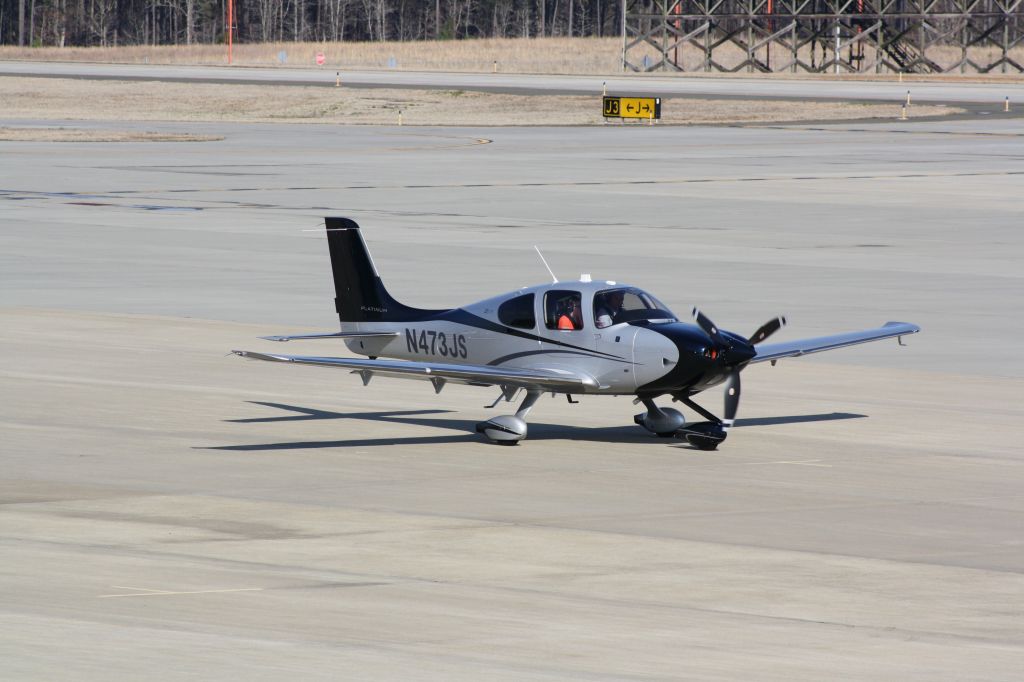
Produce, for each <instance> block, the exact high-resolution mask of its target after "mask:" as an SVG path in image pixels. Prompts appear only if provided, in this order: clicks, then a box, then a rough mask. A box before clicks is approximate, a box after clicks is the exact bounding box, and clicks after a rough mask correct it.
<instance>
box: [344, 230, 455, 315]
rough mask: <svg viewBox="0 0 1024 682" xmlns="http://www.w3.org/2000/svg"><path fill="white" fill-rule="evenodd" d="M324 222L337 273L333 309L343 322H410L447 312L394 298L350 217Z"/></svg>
mask: <svg viewBox="0 0 1024 682" xmlns="http://www.w3.org/2000/svg"><path fill="white" fill-rule="evenodd" d="M325 220H326V223H327V244H328V246H329V247H330V250H331V269H332V270H333V271H334V296H335V298H334V306H335V309H336V310H337V311H338V317H339V318H340V320H341V321H342V322H408V321H415V320H423V319H427V318H430V317H433V316H435V315H437V314H440V313H443V312H445V311H443V310H421V309H419V308H410V307H409V306H405V305H402V304H401V303H399V302H398V301H396V300H395V299H394V298H392V297H391V294H389V293H388V291H387V289H385V288H384V283H383V282H382V281H381V279H380V275H378V274H377V269H376V268H375V267H374V265H373V260H372V259H371V258H370V252H369V251H368V250H367V248H366V244H365V243H364V242H363V237H362V234H361V233H360V230H359V225H357V224H356V222H355V221H354V220H350V219H348V218H326V219H325Z"/></svg>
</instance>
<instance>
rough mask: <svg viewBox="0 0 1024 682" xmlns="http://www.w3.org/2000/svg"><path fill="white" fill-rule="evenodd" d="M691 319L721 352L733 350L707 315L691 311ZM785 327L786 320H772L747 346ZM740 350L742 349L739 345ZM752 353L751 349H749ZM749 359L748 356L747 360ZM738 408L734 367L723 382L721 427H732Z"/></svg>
mask: <svg viewBox="0 0 1024 682" xmlns="http://www.w3.org/2000/svg"><path fill="white" fill-rule="evenodd" d="M693 319H694V320H696V321H697V325H698V326H699V327H700V328H701V329H703V330H704V332H705V333H706V334H707V335H708V336H710V337H711V341H712V342H713V343H714V344H715V345H716V346H718V347H719V348H720V349H722V350H723V351H729V350H732V349H733V343H732V342H731V341H730V340H729V339H727V338H726V337H725V336H723V335H722V334H721V333H720V332H719V331H718V327H716V326H715V323H714V322H712V321H711V318H709V317H708V316H707V315H705V314H704V313H702V312H701V311H700V309H698V308H694V309H693ZM785 325H786V318H785V317H782V316H781V315H780V316H779V317H775V318H772V319H770V320H768V321H767V322H765V323H764V324H763V325H761V326H760V327H759V328H758V330H757V331H756V332H754V333H753V334H752V335H751V336H750V339H749V340H748V341H747V343H748V344H749V346H747V348H748V349H749V348H750V346H753V345H755V344H758V343H761V342H762V341H764V340H765V339H767V338H768V337H769V336H771V335H772V334H774V333H775V332H777V331H779V330H780V329H782V328H783V327H784V326H785ZM740 348H743V345H742V344H741V346H740ZM750 350H751V352H752V349H750ZM747 359H749V356H748V358H747ZM739 408H740V368H738V367H736V368H734V369H733V370H732V371H731V372H730V373H729V378H728V379H727V380H726V382H725V415H724V417H723V419H722V427H723V428H725V429H728V428H729V427H731V426H732V425H733V421H735V419H736V413H737V412H738V411H739Z"/></svg>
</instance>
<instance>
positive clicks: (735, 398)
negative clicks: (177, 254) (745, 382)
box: [722, 370, 740, 429]
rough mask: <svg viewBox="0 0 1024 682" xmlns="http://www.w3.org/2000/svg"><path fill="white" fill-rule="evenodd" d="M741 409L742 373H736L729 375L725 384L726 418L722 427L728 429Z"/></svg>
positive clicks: (737, 371)
mask: <svg viewBox="0 0 1024 682" xmlns="http://www.w3.org/2000/svg"><path fill="white" fill-rule="evenodd" d="M739 409H740V372H739V370H736V371H734V372H733V373H732V374H730V375H729V380H728V381H726V383H725V418H724V419H722V426H723V427H724V428H726V429H728V428H729V427H730V426H732V423H733V421H734V420H735V419H736V412H737V411H739Z"/></svg>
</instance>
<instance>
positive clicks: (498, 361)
mask: <svg viewBox="0 0 1024 682" xmlns="http://www.w3.org/2000/svg"><path fill="white" fill-rule="evenodd" d="M558 353H561V354H565V355H580V356H582V357H585V358H593V357H598V358H599V359H601V360H614V361H615V362H621V363H624V364H627V365H628V364H630V362H629V360H619V359H618V358H604V357H600V356H595V355H592V354H591V353H590V352H589V351H588V352H586V353H581V352H580V351H575V350H526V351H522V352H521V353H512V354H511V355H503V356H501V357H500V358H496V359H494V360H491V361H490V362H488V363H487V364H488V365H489V366H492V367H493V366H497V365H500V364H502V363H504V362H508V361H509V360H515V359H517V358H525V357H528V356H530V355H555V354H558Z"/></svg>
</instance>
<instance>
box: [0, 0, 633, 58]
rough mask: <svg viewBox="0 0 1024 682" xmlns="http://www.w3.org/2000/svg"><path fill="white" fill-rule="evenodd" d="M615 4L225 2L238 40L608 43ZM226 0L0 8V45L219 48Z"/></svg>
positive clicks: (616, 17) (561, 0)
mask: <svg viewBox="0 0 1024 682" xmlns="http://www.w3.org/2000/svg"><path fill="white" fill-rule="evenodd" d="M621 2H622V0H234V22H233V23H234V25H235V30H234V34H233V39H234V40H235V41H238V42H273V41H343V40H350V41H358V40H379V41H383V40H435V39H440V40H446V39H457V38H477V37H479V38H482V37H495V38H519V37H525V38H532V37H538V36H610V35H619V32H620V30H621V27H620V22H621V11H622V10H621V4H620V3H621ZM227 14H228V12H227V0H0V44H2V45H25V46H58V47H64V46H103V47H107V46H118V45H192V44H204V43H205V44H209V43H221V42H226V40H227V29H226V26H227Z"/></svg>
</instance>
